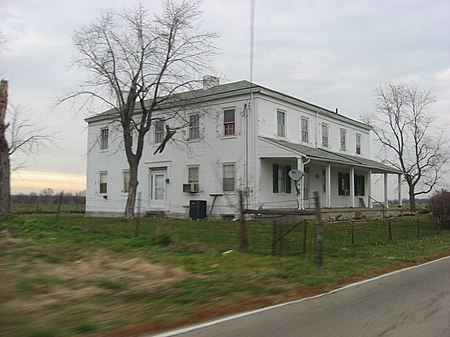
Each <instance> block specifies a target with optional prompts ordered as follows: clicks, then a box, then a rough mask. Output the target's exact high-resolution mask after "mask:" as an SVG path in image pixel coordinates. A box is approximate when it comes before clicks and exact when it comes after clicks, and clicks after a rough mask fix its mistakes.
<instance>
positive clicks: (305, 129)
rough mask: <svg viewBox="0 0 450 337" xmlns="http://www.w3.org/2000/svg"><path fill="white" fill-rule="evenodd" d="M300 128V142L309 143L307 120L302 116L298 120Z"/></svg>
mask: <svg viewBox="0 0 450 337" xmlns="http://www.w3.org/2000/svg"><path fill="white" fill-rule="evenodd" d="M300 124H301V125H300V127H301V130H302V142H303V143H309V121H308V119H307V118H302V119H301V122H300Z"/></svg>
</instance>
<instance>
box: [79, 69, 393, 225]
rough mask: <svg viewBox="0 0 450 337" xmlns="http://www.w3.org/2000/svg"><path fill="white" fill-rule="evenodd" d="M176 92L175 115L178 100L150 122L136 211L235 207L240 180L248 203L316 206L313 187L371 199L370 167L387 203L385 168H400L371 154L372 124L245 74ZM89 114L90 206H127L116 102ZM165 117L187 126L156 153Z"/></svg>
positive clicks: (232, 210)
mask: <svg viewBox="0 0 450 337" xmlns="http://www.w3.org/2000/svg"><path fill="white" fill-rule="evenodd" d="M178 96H179V97H178V98H179V100H177V103H173V104H172V105H174V106H175V105H176V106H177V109H178V110H177V111H178V115H179V117H177V118H176V119H171V120H168V121H167V122H164V121H163V119H164V116H166V115H167V114H168V113H173V108H174V107H173V106H167V110H165V109H163V110H160V111H158V114H157V115H156V116H155V122H154V126H153V129H152V130H151V132H149V135H148V140H147V144H146V150H145V153H144V155H143V158H142V159H141V163H140V167H139V179H138V180H139V185H138V201H137V204H136V207H137V209H136V211H137V212H141V213H150V212H164V213H165V214H167V215H168V216H176V217H186V218H187V217H189V216H190V217H192V218H202V217H214V218H217V217H221V216H229V215H231V216H232V215H235V214H237V212H238V195H237V191H239V190H241V191H243V192H244V195H245V196H246V197H245V204H246V205H245V206H246V207H247V208H250V209H268V208H292V209H296V208H300V209H302V208H310V207H314V204H313V202H312V195H313V191H318V192H319V193H320V196H321V200H320V201H321V206H322V207H323V208H330V209H331V208H333V209H334V208H370V207H372V202H373V199H372V192H371V186H372V176H373V174H384V191H385V198H384V199H385V200H384V201H383V202H384V204H385V205H386V206H387V190H388V179H387V175H388V174H397V175H398V176H399V177H400V175H401V172H398V171H397V170H395V169H393V168H391V167H389V166H386V165H383V164H381V163H379V162H377V161H374V160H371V159H370V158H371V156H370V137H369V133H370V130H371V128H370V126H368V125H366V124H363V123H361V122H358V121H356V120H353V119H350V118H348V117H345V116H343V115H340V114H338V113H337V112H334V111H330V110H327V109H324V108H321V107H319V106H317V105H313V104H310V103H307V102H304V101H302V100H300V99H298V98H295V97H292V96H289V95H285V94H283V93H280V92H277V91H275V90H272V89H268V88H265V87H262V86H259V85H256V84H253V83H250V82H248V81H239V82H234V83H228V84H221V85H220V84H219V83H218V79H216V78H212V77H206V78H205V79H204V88H203V89H199V90H194V91H190V92H185V93H182V94H179V95H178ZM180 102H183V103H182V104H181V103H180ZM180 111H181V112H180ZM158 118H160V119H158ZM86 121H87V122H88V155H87V193H86V196H87V204H86V212H87V214H90V215H102V214H103V215H114V214H115V215H120V214H123V211H124V208H125V202H126V198H127V189H128V177H129V175H128V170H127V167H128V163H127V160H126V157H125V153H124V150H123V145H122V141H121V136H120V128H119V127H118V125H117V124H115V122H113V117H112V113H111V111H107V112H105V113H102V114H99V115H96V116H93V117H91V118H88V119H87V120H86ZM165 123H169V126H170V127H171V128H176V127H179V126H180V125H183V123H184V125H185V127H184V128H183V129H180V130H178V132H177V133H176V134H175V136H174V137H173V138H172V140H171V141H169V142H168V144H167V145H166V146H165V148H164V151H163V152H161V153H156V154H154V152H155V150H156V149H157V148H158V146H159V145H160V143H161V141H162V140H163V138H164V135H165V132H166V131H165V130H166V128H165ZM293 169H296V170H299V171H301V172H302V173H304V176H303V177H302V178H301V179H300V180H299V181H298V182H295V181H293V180H292V179H291V178H290V176H289V174H288V172H289V171H290V170H293ZM399 193H400V192H399ZM399 200H401V198H399Z"/></svg>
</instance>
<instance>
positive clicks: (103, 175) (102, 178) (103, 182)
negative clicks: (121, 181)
mask: <svg viewBox="0 0 450 337" xmlns="http://www.w3.org/2000/svg"><path fill="white" fill-rule="evenodd" d="M99 182H100V189H99V192H100V194H105V193H107V192H108V172H100V173H99Z"/></svg>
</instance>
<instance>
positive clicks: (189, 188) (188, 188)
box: [183, 183, 199, 193]
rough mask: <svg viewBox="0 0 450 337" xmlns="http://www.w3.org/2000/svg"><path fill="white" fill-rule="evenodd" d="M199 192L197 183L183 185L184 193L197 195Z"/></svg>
mask: <svg viewBox="0 0 450 337" xmlns="http://www.w3.org/2000/svg"><path fill="white" fill-rule="evenodd" d="M198 191H199V188H198V184H197V183H191V184H183V192H184V193H197V192H198Z"/></svg>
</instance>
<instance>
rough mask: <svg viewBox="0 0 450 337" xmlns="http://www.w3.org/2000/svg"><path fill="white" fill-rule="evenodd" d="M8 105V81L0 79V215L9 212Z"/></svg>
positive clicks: (5, 214) (6, 214)
mask: <svg viewBox="0 0 450 337" xmlns="http://www.w3.org/2000/svg"><path fill="white" fill-rule="evenodd" d="M7 105H8V82H7V81H5V80H2V81H1V84H0V216H1V217H4V216H8V215H10V214H11V186H10V174H11V167H10V162H9V146H8V142H7V140H6V137H5V132H6V128H7V127H8V125H5V116H6V107H7Z"/></svg>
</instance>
